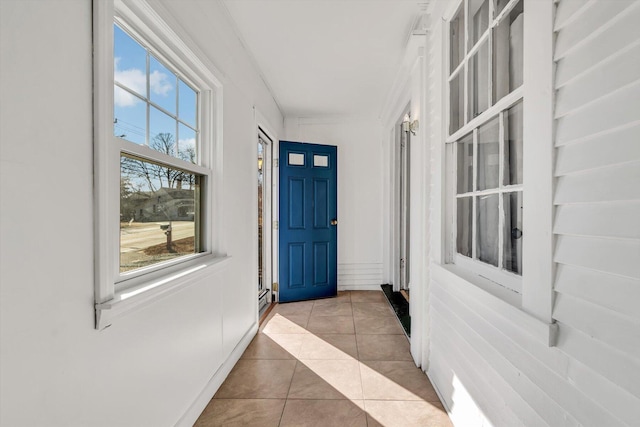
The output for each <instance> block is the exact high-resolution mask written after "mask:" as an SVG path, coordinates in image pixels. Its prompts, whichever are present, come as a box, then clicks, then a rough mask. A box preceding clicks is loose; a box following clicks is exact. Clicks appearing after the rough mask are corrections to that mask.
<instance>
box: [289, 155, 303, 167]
mask: <svg viewBox="0 0 640 427" xmlns="http://www.w3.org/2000/svg"><path fill="white" fill-rule="evenodd" d="M289 164H290V165H291V166H304V154H303V153H289Z"/></svg>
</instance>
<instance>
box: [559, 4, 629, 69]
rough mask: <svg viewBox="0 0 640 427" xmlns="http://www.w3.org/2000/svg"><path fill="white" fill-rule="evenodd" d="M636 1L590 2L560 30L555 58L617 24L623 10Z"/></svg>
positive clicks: (622, 15) (577, 47)
mask: <svg viewBox="0 0 640 427" xmlns="http://www.w3.org/2000/svg"><path fill="white" fill-rule="evenodd" d="M561 3H562V2H561ZM634 3H637V1H636V0H615V1H607V0H600V1H593V2H590V3H589V5H588V7H587V8H585V9H584V10H583V11H581V10H578V11H579V12H581V13H580V15H579V16H576V18H575V19H573V20H572V21H571V23H569V24H568V25H566V26H565V27H563V28H562V30H560V31H559V32H558V39H557V41H556V48H555V51H556V52H555V58H556V59H559V58H562V57H563V56H565V55H567V54H568V53H570V52H571V51H572V50H574V49H579V48H580V47H581V45H583V44H585V43H586V42H588V41H589V40H591V39H595V38H597V37H599V36H600V33H602V32H603V31H604V30H606V29H607V28H609V27H610V26H613V25H616V24H617V23H618V21H619V20H621V18H623V17H624V14H623V12H626V11H625V9H627V8H628V7H629V6H633V5H634ZM569 19H571V18H569ZM556 27H557V25H556Z"/></svg>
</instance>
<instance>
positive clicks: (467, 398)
mask: <svg viewBox="0 0 640 427" xmlns="http://www.w3.org/2000/svg"><path fill="white" fill-rule="evenodd" d="M431 302H432V307H433V310H434V314H436V317H437V318H438V322H437V324H435V325H433V326H434V329H433V335H432V340H433V343H435V344H436V346H438V347H440V346H441V347H442V349H441V350H440V349H439V350H440V351H439V352H438V356H434V358H435V359H436V360H434V361H433V362H432V363H435V364H436V366H434V370H435V371H438V372H440V373H441V375H443V376H444V378H442V379H443V380H445V381H447V382H448V384H450V385H451V386H452V388H453V390H452V391H453V396H452V398H451V401H450V403H449V407H450V408H451V409H452V410H453V412H454V414H453V415H454V416H453V417H452V418H453V419H454V422H456V425H461V426H464V425H479V424H472V423H470V422H467V423H465V422H462V420H464V419H465V418H466V415H467V414H465V412H467V411H469V412H471V413H473V412H475V411H474V410H473V409H471V408H472V404H473V403H475V404H476V405H477V407H478V412H479V413H480V414H482V415H483V416H484V417H487V418H488V419H489V420H490V424H492V425H495V426H496V427H498V426H502V425H517V424H518V423H520V424H523V425H542V424H544V422H543V421H542V419H541V417H540V415H539V414H537V413H536V412H535V411H534V410H533V409H532V408H531V406H530V405H529V404H527V402H525V400H524V399H523V398H522V397H521V396H520V395H519V394H518V393H514V389H513V384H511V383H510V382H509V380H508V379H507V378H505V374H504V372H501V369H505V368H507V369H508V366H507V365H506V364H501V363H499V362H500V359H498V363H494V361H493V360H491V359H488V358H487V357H486V355H483V352H484V351H485V350H486V349H487V348H488V347H487V346H480V347H478V346H476V345H475V344H476V342H475V341H473V340H471V341H470V340H469V338H468V336H467V335H469V334H474V332H473V331H471V330H469V329H467V328H466V327H462V328H461V327H460V326H461V324H460V322H461V321H460V320H459V318H458V317H457V316H456V314H455V309H452V308H450V307H448V304H447V303H446V302H443V301H441V300H440V299H438V298H437V297H434V296H433V295H432V300H431ZM475 338H476V339H480V338H479V337H477V336H476V337H475ZM440 355H444V357H443V359H442V360H438V357H442V356H440ZM490 360H491V361H490ZM438 363H440V364H441V366H442V367H444V366H446V365H448V364H451V365H453V366H454V367H455V368H454V369H450V370H448V371H446V370H443V369H436V368H437V367H438ZM487 384H491V387H490V388H489V389H487ZM490 414H491V415H490ZM515 414H518V415H517V416H516V415H515ZM456 418H457V419H456ZM524 420H526V421H524ZM466 421H471V420H466ZM458 422H460V423H458Z"/></svg>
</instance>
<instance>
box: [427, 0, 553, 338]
mask: <svg viewBox="0 0 640 427" xmlns="http://www.w3.org/2000/svg"><path fill="white" fill-rule="evenodd" d="M523 1H524V10H525V16H524V18H525V20H524V29H523V56H524V58H523V61H524V64H523V65H524V67H523V81H524V84H523V85H522V86H521V87H520V88H518V89H516V90H514V91H513V92H511V93H510V94H508V95H506V96H504V97H503V98H502V99H500V100H499V101H498V102H497V103H495V105H492V106H490V107H489V108H488V109H487V110H485V111H484V112H483V113H481V114H480V115H479V116H477V117H475V118H472V119H471V120H469V122H468V123H467V124H465V125H464V126H462V127H461V128H460V129H458V130H457V131H456V132H454V133H453V134H452V135H449V130H450V126H449V122H450V119H451V117H450V101H451V100H450V94H449V91H450V87H449V80H450V76H451V75H452V74H454V73H451V72H450V67H451V61H450V53H451V48H450V29H449V25H450V22H451V20H452V19H453V18H454V17H455V15H456V13H457V11H458V10H459V8H460V7H461V5H464V4H465V3H464V2H463V0H460V1H456V2H455V3H454V4H452V5H451V7H450V8H449V10H448V11H447V13H446V14H445V16H443V19H444V21H445V22H444V25H443V32H442V36H443V38H442V40H443V47H444V49H443V56H442V61H443V67H442V71H443V73H442V84H443V86H444V87H445V88H444V90H443V92H442V93H443V95H444V96H443V104H442V105H443V108H444V110H443V118H444V120H443V121H442V125H443V126H442V130H443V148H444V151H443V157H442V162H443V163H442V167H443V168H444V175H443V178H444V180H443V187H442V190H443V194H442V195H443V199H442V200H443V211H442V212H443V214H444V215H445V218H446V220H445V221H444V222H443V227H444V232H445V233H444V236H443V240H442V243H443V245H442V247H441V249H442V251H443V252H442V254H443V258H442V260H443V262H444V263H445V264H449V266H447V267H446V269H445V270H438V271H440V272H442V274H444V275H445V276H443V277H448V278H449V279H451V280H453V281H454V282H457V283H460V284H461V286H462V284H463V283H465V284H469V285H473V286H476V287H478V288H480V289H481V291H480V290H479V293H478V294H477V295H485V294H486V295H493V297H497V298H498V299H499V300H502V301H505V302H506V303H508V305H510V306H515V307H516V308H518V309H519V310H520V312H521V313H522V315H518V316H519V319H520V320H522V321H523V322H522V323H531V322H528V319H529V317H528V316H529V315H531V316H533V317H534V318H535V319H537V321H542V324H540V326H539V327H537V326H536V327H537V332H536V335H537V336H539V337H540V339H542V340H546V341H547V342H548V344H550V345H553V342H554V340H555V336H556V331H557V328H556V327H555V325H553V324H552V323H553V319H552V306H553V280H554V274H555V266H554V262H553V235H552V227H553V213H554V206H553V184H554V179H553V154H554V148H553V128H554V121H553V105H554V99H553V93H554V91H553V80H554V63H553V46H554V31H553V19H554V13H555V3H554V1H553V0H543V1H540V0H523ZM516 3H517V0H512V1H511V2H509V4H508V5H507V6H506V7H505V9H504V11H503V12H501V14H500V15H501V16H502V15H503V14H504V13H507V12H508V11H510V10H511V9H512V7H513V6H514V5H515V4H516ZM463 7H464V6H463ZM492 8H493V6H492ZM492 10H493V9H492ZM468 19H469V18H468V16H466V14H465V37H466V34H467V32H468V21H467V20H468ZM492 22H493V21H491V22H490V24H489V28H491V26H492ZM486 37H487V36H486V34H485V36H484V37H482V38H480V40H479V42H478V43H479V45H480V44H481V43H482V41H483V40H485V38H486ZM491 48H492V47H491V45H490V49H491ZM465 49H466V44H465ZM475 51H476V49H474V50H472V51H471V52H465V56H468V55H473V53H474V52H475ZM463 62H464V61H463ZM457 68H459V66H458V67H457ZM454 71H455V70H454ZM458 72H460V71H458ZM467 82H468V80H467V76H466V75H465V85H467V84H468V83H467ZM489 90H490V91H491V88H489ZM520 99H522V102H523V141H524V146H523V185H522V189H523V199H524V200H523V203H524V206H525V209H524V211H523V223H524V227H525V230H524V231H525V233H526V235H527V237H526V239H525V240H524V241H523V258H522V265H523V275H522V277H519V276H518V277H517V280H518V281H519V282H520V284H519V287H518V288H517V289H518V292H519V293H515V292H512V291H511V290H509V291H506V292H505V287H503V286H502V285H504V280H505V275H504V274H502V275H500V274H499V275H497V276H496V275H495V274H494V273H496V271H495V270H497V268H495V267H493V266H490V265H488V264H485V263H482V262H479V261H474V260H470V259H461V258H466V257H463V256H458V254H456V246H455V245H456V240H455V230H454V228H455V224H456V223H455V220H454V215H455V212H456V207H455V203H454V201H455V197H456V188H454V185H455V175H453V174H455V172H456V171H455V162H456V159H455V158H454V157H453V155H454V154H455V152H454V150H453V146H454V144H453V143H454V142H455V141H458V140H459V139H461V138H462V137H464V136H465V135H467V134H468V133H470V132H472V131H473V129H475V128H477V127H478V126H479V125H480V124H483V123H486V122H488V121H489V120H490V119H492V118H493V117H497V116H498V115H499V114H502V113H501V112H503V111H505V110H507V109H508V108H509V107H510V106H512V105H514V104H516V103H517V102H519V101H520ZM466 103H467V100H466V99H465V104H466ZM464 114H466V111H465V112H464ZM534 207H535V208H534ZM491 270H494V271H491ZM499 273H504V272H499ZM500 276H502V277H500ZM508 276H509V275H507V276H506V277H507V280H509V277H508ZM512 276H515V275H512ZM501 280H502V281H503V282H502V283H501V282H500V281H501ZM496 284H498V285H496ZM465 286H467V289H471V288H468V285H465ZM506 287H508V288H511V289H513V284H511V285H507V286H506ZM483 292H485V293H484V294H483ZM487 298H489V300H491V298H492V297H487ZM525 320H527V322H524V321H525ZM531 324H534V325H537V324H536V323H535V322H532V323H531ZM544 325H547V326H544ZM540 331H547V332H540Z"/></svg>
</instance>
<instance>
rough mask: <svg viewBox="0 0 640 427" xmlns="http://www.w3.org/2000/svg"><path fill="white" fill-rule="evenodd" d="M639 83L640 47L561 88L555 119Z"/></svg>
mask: <svg viewBox="0 0 640 427" xmlns="http://www.w3.org/2000/svg"><path fill="white" fill-rule="evenodd" d="M639 80H640V44H638V45H635V46H633V47H632V48H631V49H628V50H626V51H625V52H624V54H622V55H618V56H616V57H614V58H613V59H611V60H609V61H606V62H601V63H599V64H598V65H597V66H596V67H593V68H591V69H590V70H589V71H588V72H586V73H584V74H582V75H581V76H580V77H579V78H577V79H575V80H572V81H571V83H570V84H567V85H565V86H563V87H560V88H559V89H558V92H557V95H556V96H557V98H556V111H555V114H556V117H560V116H564V115H566V114H568V113H570V112H572V111H575V110H577V109H579V108H583V107H584V106H586V105H588V104H589V103H592V102H597V101H598V100H599V99H601V98H604V97H606V96H611V97H614V96H616V91H618V90H621V89H624V88H625V87H627V86H630V85H632V84H633V83H636V82H638V81H639Z"/></svg>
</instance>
